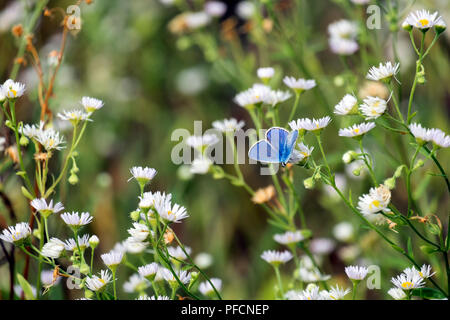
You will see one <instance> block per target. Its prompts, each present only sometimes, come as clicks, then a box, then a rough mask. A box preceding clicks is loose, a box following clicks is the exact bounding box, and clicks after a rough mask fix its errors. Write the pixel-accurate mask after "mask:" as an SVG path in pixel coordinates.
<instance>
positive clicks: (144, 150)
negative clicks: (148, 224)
mask: <svg viewBox="0 0 450 320" xmlns="http://www.w3.org/2000/svg"><path fill="white" fill-rule="evenodd" d="M27 2H31V1H4V0H0V75H1V79H2V81H4V80H6V79H7V78H8V75H9V72H10V70H11V67H12V62H13V60H14V57H15V54H16V50H17V42H18V41H17V39H15V38H14V37H13V35H12V34H11V32H10V29H11V27H12V25H14V24H16V23H19V22H20V21H21V20H20V18H21V16H20V14H18V17H17V18H16V19H12V13H9V15H5V11H6V10H8V9H11V7H12V6H17V5H24V4H26V3H27ZM398 2H400V4H401V5H405V4H407V3H409V2H407V1H398ZM73 3H74V1H50V2H49V5H48V7H50V8H53V7H61V8H63V9H65V8H67V6H68V5H70V4H73ZM187 3H188V4H187V6H188V7H189V6H190V7H191V9H192V10H194V9H196V8H201V7H202V2H201V1H188V2H187ZM236 3H237V1H236V2H234V3H232V2H228V4H229V8H228V11H227V14H226V16H225V17H224V18H223V19H222V20H221V21H216V22H215V23H214V24H213V25H212V26H211V27H208V29H207V31H205V32H204V34H207V35H208V36H211V37H212V38H213V39H215V41H214V42H213V43H214V45H212V44H210V45H211V47H210V48H209V49H210V50H211V51H212V52H208V50H205V48H203V49H201V48H199V46H197V45H195V44H194V43H195V40H193V37H191V36H190V35H189V34H187V35H182V36H177V35H174V34H173V33H171V32H170V31H169V30H168V27H167V25H168V23H169V21H170V20H171V19H172V18H173V17H174V16H175V15H177V14H178V13H180V10H179V9H178V8H176V7H174V6H164V5H162V4H161V3H160V2H159V1H156V0H150V1H144V0H140V1H119V0H108V1H105V0H103V1H100V0H94V2H93V3H92V4H90V5H86V4H84V3H83V4H82V6H81V17H82V30H81V31H80V32H79V33H77V34H76V35H71V36H70V37H69V40H68V43H67V48H66V53H65V56H64V60H63V64H62V66H61V69H60V72H59V74H58V76H57V80H56V87H55V96H54V97H53V98H52V99H51V109H52V111H53V112H54V114H56V113H57V112H58V111H59V110H63V109H68V108H74V107H77V106H78V105H79V101H80V100H81V97H82V96H85V95H87V96H92V97H97V98H99V99H102V100H104V102H105V107H104V108H103V109H101V110H100V111H98V112H97V113H96V114H95V116H94V122H93V123H92V124H90V125H89V126H88V128H87V131H86V135H85V137H84V138H83V141H82V142H81V144H80V147H79V149H78V151H79V153H80V156H79V157H78V167H79V168H80V173H79V178H80V183H79V184H78V185H76V186H72V185H69V184H65V185H64V186H63V187H62V189H61V190H60V192H61V194H60V195H61V196H60V199H59V201H62V202H63V203H64V205H65V207H66V209H68V210H74V211H89V212H91V214H93V215H94V217H95V219H94V223H93V224H91V225H90V229H89V230H86V231H89V233H91V234H96V235H98V236H99V238H100V239H101V242H100V249H99V250H97V252H106V251H109V250H110V249H111V248H112V247H113V246H114V244H115V243H116V242H118V241H121V240H123V239H125V238H126V237H127V232H126V230H127V229H128V228H129V227H130V226H131V223H130V219H129V212H131V211H133V210H134V209H135V208H136V206H137V201H138V199H137V195H138V193H139V191H138V187H137V185H136V184H135V183H132V182H129V183H128V182H127V180H128V178H129V176H130V174H129V171H128V170H129V168H130V167H131V166H134V165H141V166H150V167H153V168H156V169H157V170H158V175H157V176H156V178H155V179H154V181H153V182H152V184H151V185H150V187H149V190H153V191H155V190H161V191H166V192H171V193H172V194H173V198H174V200H175V201H176V202H177V203H179V204H182V205H184V206H185V207H186V208H187V210H188V212H189V214H190V216H191V217H190V218H189V219H187V220H186V221H185V222H184V223H182V224H180V225H178V226H176V227H175V231H176V232H177V233H178V234H179V235H180V237H181V239H182V240H183V241H184V243H185V244H186V245H188V246H190V247H192V249H193V254H194V256H195V255H196V254H197V253H200V252H207V253H209V254H211V255H212V256H213V259H214V262H213V265H212V266H211V267H210V268H209V269H207V273H208V275H210V276H215V277H219V278H221V279H223V281H224V294H223V296H224V297H225V298H233V299H240V298H251V299H254V298H272V297H273V286H274V284H275V278H274V276H273V274H272V270H271V268H270V266H269V265H268V264H266V263H265V262H263V261H262V260H261V259H260V258H259V255H260V254H261V252H262V251H263V250H266V249H276V248H277V245H276V244H275V243H274V241H273V240H272V237H273V234H274V233H275V232H276V231H277V230H276V229H275V228H274V227H272V226H270V225H268V224H267V222H266V218H267V216H266V213H265V212H264V211H263V210H262V209H261V208H260V207H257V206H256V205H254V204H253V203H252V202H251V201H250V199H249V197H248V194H247V193H246V192H245V190H243V189H238V188H236V187H233V186H231V185H229V184H228V183H227V182H226V181H224V180H214V179H212V178H211V176H195V177H193V178H192V179H188V180H184V179H180V176H179V174H177V172H178V170H179V166H177V165H174V164H173V163H172V161H171V158H170V155H171V149H172V148H173V146H174V145H175V144H176V142H172V141H171V133H172V131H173V130H174V129H177V128H187V129H188V130H192V129H193V122H194V120H201V121H203V128H204V130H205V129H207V128H209V127H210V124H211V122H212V121H214V120H217V119H223V118H229V117H231V116H233V117H235V118H238V119H243V120H245V121H246V124H247V126H252V124H251V120H250V118H249V117H248V115H247V113H246V112H245V110H243V109H242V108H240V107H239V106H237V105H236V104H234V103H233V101H232V99H233V97H234V95H235V94H236V93H237V92H238V91H239V90H244V89H246V88H248V87H249V86H251V85H252V83H253V82H256V81H257V78H256V69H257V68H258V67H263V66H274V67H275V68H276V70H277V74H278V75H277V77H276V79H274V81H273V83H271V84H272V85H273V86H274V87H277V88H283V85H282V82H281V79H282V77H283V76H284V75H292V76H294V77H305V78H308V77H311V78H314V79H316V81H317V82H318V84H319V85H318V88H316V89H314V90H313V91H312V92H308V93H307V94H305V95H304V98H302V102H301V105H300V108H299V111H298V113H297V115H298V116H299V117H306V116H316V117H317V116H324V115H326V114H329V113H330V110H332V108H333V107H334V105H335V104H336V103H337V102H338V101H339V100H340V99H341V98H342V96H344V94H345V93H347V88H346V87H345V86H339V79H336V78H335V76H336V75H338V74H340V73H341V72H342V70H343V67H342V65H341V64H340V61H339V59H338V58H337V57H336V56H335V55H333V54H332V53H331V52H330V51H329V49H328V45H327V33H326V32H327V31H326V30H327V29H326V28H327V25H328V24H329V23H331V22H333V21H335V20H337V19H340V18H348V17H347V16H346V14H345V11H344V10H342V9H341V8H340V7H339V6H338V5H336V4H335V3H334V2H332V1H314V2H311V1H306V2H305V7H304V10H301V8H300V6H299V5H298V3H299V2H298V1H286V0H283V1H279V4H278V5H279V7H278V8H279V17H281V20H280V21H281V22H282V24H283V25H282V29H283V30H284V31H285V32H287V35H286V36H287V37H289V39H291V40H290V42H291V43H292V44H293V46H290V45H288V42H286V41H284V40H283V39H282V36H283V34H282V32H280V29H278V28H277V27H274V28H273V30H272V31H271V32H268V33H267V34H265V35H264V36H263V37H262V38H261V39H262V40H261V39H258V34H257V33H252V34H251V36H250V35H249V34H248V33H245V32H242V33H240V34H239V39H238V40H239V43H240V44H241V45H242V47H240V49H236V48H233V44H232V43H231V44H230V42H227V41H226V40H224V39H223V33H221V23H223V22H224V21H225V19H228V18H232V17H233V16H234V14H233V9H234V6H235V4H236ZM415 3H416V5H415V7H414V8H416V7H418V8H427V9H429V10H433V11H434V10H439V12H440V14H441V15H443V17H444V20H446V21H447V22H448V21H450V19H449V18H450V4H449V2H448V1H445V0H444V1H438V0H435V1H431V0H429V1H415ZM20 10H21V9H20ZM20 10H19V11H20ZM408 11H409V10H408ZM11 12H12V11H11ZM7 18H8V19H9V20H11V21H9V20H8V19H7ZM384 18H385V17H383V27H382V29H381V30H371V31H369V32H370V34H371V35H373V34H376V39H377V40H378V45H379V47H378V49H379V52H372V56H371V62H372V63H373V64H378V63H379V62H380V61H385V60H388V59H391V57H392V51H391V49H390V47H391V46H390V44H389V41H390V38H389V37H388V36H387V34H388V30H387V29H388V26H387V25H386V23H385V19H384ZM7 20H8V21H7ZM59 22H60V18H55V19H49V18H41V19H39V21H38V24H37V27H36V28H35V32H34V44H35V46H36V47H37V48H38V49H39V53H40V55H41V57H46V56H47V55H48V53H49V52H50V51H51V50H58V47H59V43H60V39H61V27H60V26H59ZM237 23H238V26H239V27H238V28H244V27H245V22H244V21H242V20H237ZM302 23H304V24H306V25H307V29H306V30H308V32H307V34H306V35H305V34H297V31H296V30H299V29H298V28H299V24H302ZM222 27H223V25H222ZM239 30H240V29H239ZM302 37H305V41H306V43H307V45H306V46H299V45H297V42H296V41H297V39H300V38H302ZM399 37H400V38H399V55H400V58H401V60H400V61H401V64H402V71H401V76H400V81H401V83H402V88H403V91H402V97H401V103H402V105H404V104H405V103H407V95H408V93H409V88H410V85H411V82H412V77H413V72H414V66H415V63H414V56H413V51H412V50H411V48H410V44H408V37H407V33H405V34H403V33H402V31H400V32H399ZM208 41H209V40H208ZM302 41H303V40H302ZM298 42H299V43H300V40H298ZM255 43H257V44H256V45H255ZM449 47H450V42H449V33H448V32H447V33H446V34H445V35H444V36H442V37H441V39H440V40H439V41H438V43H437V45H436V46H435V47H434V48H433V50H432V52H431V54H430V57H429V58H428V59H427V61H426V63H425V65H426V77H427V83H426V86H421V87H419V89H418V91H417V94H416V99H415V110H418V111H419V112H418V116H417V119H416V120H418V121H420V122H421V123H423V124H424V125H426V126H432V127H438V128H441V129H442V130H444V131H446V132H447V133H448V132H449V131H450V130H449V121H448V120H449V111H450V92H449V86H448V83H449V82H450V72H449V71H450V68H449V61H450V60H449V52H450V50H449ZM206 49H208V47H206ZM378 53H381V54H382V55H381V56H377V54H378ZM313 56H314V58H313ZM44 60H45V59H44ZM350 63H351V65H352V66H353V65H354V66H355V69H354V71H355V74H356V76H357V77H358V80H357V81H358V82H357V86H359V85H360V84H361V83H362V80H363V78H364V75H365V72H366V69H364V70H362V69H358V67H357V59H356V58H355V59H351V60H350ZM305 66H306V67H305ZM305 68H306V69H305ZM18 80H20V81H23V82H25V83H26V85H27V88H28V91H27V95H28V98H27V99H23V100H22V101H21V102H20V105H19V111H18V118H19V119H20V120H23V121H24V122H26V123H28V122H36V121H37V119H38V118H39V104H38V101H37V93H36V92H37V90H36V85H37V77H36V74H35V72H34V70H33V69H32V68H31V67H30V65H27V66H26V67H25V68H22V70H21V72H20V75H19V77H18ZM283 89H285V88H283ZM292 102H293V100H292V99H291V100H289V101H288V102H287V103H285V104H284V105H283V106H282V107H281V108H282V109H281V110H288V111H289V108H290V106H291V104H292ZM324 105H327V106H328V110H327V109H325V108H324V107H323V106H324ZM284 117H285V118H286V117H287V111H286V116H284ZM347 124H348V123H345V120H342V119H336V118H334V120H333V124H332V126H330V127H329V128H328V129H327V130H326V131H325V132H324V145H325V147H326V149H327V152H328V153H329V154H330V159H331V163H332V165H333V166H334V167H335V168H338V169H337V170H338V171H339V172H342V173H343V174H344V175H345V170H344V169H345V168H344V165H343V164H342V162H341V160H340V159H341V156H342V154H343V153H344V152H345V151H347V150H348V149H350V148H356V147H357V146H356V145H354V144H353V142H351V141H345V140H347V139H343V138H339V137H338V135H337V129H338V128H340V127H342V126H343V125H347ZM1 132H2V135H4V134H5V133H6V132H7V130H6V129H5V127H4V125H3V128H2V131H1ZM391 139H392V138H391V137H390V136H389V135H388V134H381V133H379V134H376V135H374V136H370V137H368V138H367V140H365V147H366V148H367V149H368V150H369V151H370V152H371V153H372V154H373V155H374V156H375V166H376V173H377V175H378V176H379V177H380V179H382V178H383V179H384V178H387V177H389V176H391V175H392V173H393V171H394V170H395V168H396V166H397V164H396V163H393V162H392V161H391V160H389V158H388V157H387V156H386V155H385V151H384V150H382V149H381V148H380V147H379V146H385V145H392V144H391V143H390V141H391ZM312 141H313V140H311V141H310V142H311V143H312ZM406 145H408V144H406ZM410 149H411V150H409V152H411V151H412V148H410ZM390 151H391V152H392V153H393V154H396V152H397V150H395V149H392V150H390ZM30 156H31V154H30ZM439 158H440V159H441V163H443V164H444V166H445V167H446V170H447V172H448V170H449V169H450V167H449V161H448V160H449V157H448V150H444V151H442V152H441V154H440V155H439ZM55 165H57V164H55ZM225 168H226V169H228V168H227V167H226V166H225ZM243 172H244V175H245V176H246V179H247V181H248V182H249V184H250V185H251V186H252V187H253V188H255V189H257V188H258V187H265V186H267V185H268V184H270V183H271V182H270V180H269V179H268V178H267V177H261V176H259V175H258V174H257V172H258V171H257V166H248V165H247V166H244V167H243ZM428 172H435V173H436V170H435V168H434V167H433V166H432V164H431V163H428V164H427V165H426V166H425V167H424V168H422V169H421V172H420V173H419V174H417V175H416V176H415V179H413V185H414V186H415V187H417V186H419V184H420V183H422V182H423V181H425V180H428V182H427V184H426V185H421V186H422V187H423V188H425V190H424V192H423V193H422V195H421V196H420V200H419V202H420V204H421V205H422V207H423V208H426V209H427V210H426V212H427V213H435V214H438V215H439V216H440V217H441V218H443V221H447V220H446V219H447V218H446V216H447V214H448V211H449V197H448V194H447V193H445V190H444V182H443V180H442V179H440V178H439V177H433V176H430V175H427V173H428ZM295 174H296V181H297V184H296V187H297V189H298V192H299V193H300V194H301V195H302V198H303V199H304V200H303V204H304V211H305V212H306V215H307V220H308V227H310V228H311V229H312V230H313V232H314V236H315V237H318V238H320V237H326V238H333V234H332V229H333V226H334V225H335V224H336V223H337V222H342V221H349V222H351V223H353V225H354V227H355V230H356V234H357V236H356V239H357V241H356V242H355V243H356V244H357V247H358V248H359V249H360V252H359V254H356V256H354V257H351V259H350V261H344V259H343V258H342V254H340V253H339V252H340V249H341V248H343V247H348V246H353V245H354V243H341V242H339V241H337V240H335V241H336V248H335V249H334V250H333V251H332V252H331V254H329V255H327V256H326V257H324V259H323V263H324V269H325V271H326V273H327V274H332V275H333V276H334V279H335V281H342V283H343V284H345V285H347V286H349V285H350V284H349V283H345V276H344V273H343V269H344V266H345V265H348V264H350V263H367V264H378V265H380V266H381V272H382V290H372V291H369V292H368V293H367V297H369V298H380V297H383V296H384V295H385V292H386V291H387V289H388V288H389V284H388V282H389V279H390V277H391V276H392V275H393V274H395V273H398V272H399V271H400V270H402V269H403V268H404V267H406V266H408V263H407V261H405V260H404V259H403V258H402V257H401V256H400V255H398V254H396V253H395V252H391V251H390V250H388V249H387V247H386V246H385V244H383V243H381V242H379V241H378V239H377V237H376V236H375V235H374V234H373V233H371V232H369V231H367V230H366V229H364V228H362V227H361V225H360V223H359V220H357V218H355V217H354V216H353V215H352V213H351V212H350V210H348V209H347V208H346V207H345V206H344V204H343V203H342V202H340V201H339V200H336V199H334V198H333V197H332V196H330V195H329V194H328V193H326V191H324V188H322V186H321V185H318V186H317V187H316V188H315V190H305V189H304V187H303V184H302V181H303V179H304V178H306V177H307V175H306V173H305V172H304V171H303V170H301V169H299V170H296V173H295ZM421 175H422V176H423V177H426V178H424V179H419V178H418V177H419V176H421ZM1 179H2V183H3V185H2V188H3V190H5V192H6V193H7V194H8V195H9V196H10V198H11V200H12V202H13V204H14V208H15V211H16V213H17V215H18V220H25V219H28V214H29V212H28V210H27V204H26V202H25V200H24V199H23V197H22V195H21V193H20V187H19V186H20V181H19V180H18V179H17V178H15V177H14V176H13V175H12V174H11V172H9V173H8V172H6V173H3V174H2V177H1ZM345 179H346V180H347V185H348V186H351V188H352V194H353V195H354V198H355V199H356V197H357V196H359V195H360V194H362V193H365V192H367V190H368V188H369V186H370V183H369V181H367V180H365V179H353V178H352V177H350V176H348V175H347V176H346V178H345ZM393 202H394V203H396V205H397V206H398V207H399V208H401V209H404V208H405V206H406V204H407V197H406V191H405V187H404V182H403V181H398V184H397V188H396V189H395V190H394V192H393ZM0 208H1V213H2V214H1V215H2V216H4V218H5V220H7V221H9V220H8V218H6V215H7V214H6V212H7V211H6V207H5V206H4V205H3V204H0ZM50 228H55V229H54V230H55V231H56V230H57V232H59V234H61V233H63V232H65V231H64V230H63V228H62V227H61V225H59V221H58V223H56V222H55V221H53V224H52V225H51V226H50ZM386 229H387V228H386ZM386 232H389V231H386ZM389 235H390V236H391V237H393V238H395V237H396V235H395V234H394V233H393V232H390V234H389ZM398 238H399V240H400V241H402V243H403V244H405V243H406V237H403V238H401V237H398ZM418 244H420V243H418ZM417 255H418V257H420V258H419V261H422V262H426V261H430V260H429V258H428V257H425V256H424V255H423V254H422V253H421V252H420V251H418V252H417ZM431 261H433V260H432V259H431ZM97 262H98V265H100V264H101V261H97ZM436 267H437V268H438V271H441V272H439V274H438V277H441V276H442V270H439V267H442V266H441V265H440V264H436ZM286 270H290V269H289V268H287V269H286ZM7 272H8V271H7V267H6V265H2V266H0V288H1V289H2V290H6V289H7ZM129 274H130V272H129V270H127V269H126V268H121V269H120V274H119V279H120V280H119V283H122V282H124V281H125V280H126V279H127V275H129ZM286 275H289V273H288V272H286ZM439 279H443V278H439ZM58 297H60V296H58ZM131 297H132V296H130V298H131Z"/></svg>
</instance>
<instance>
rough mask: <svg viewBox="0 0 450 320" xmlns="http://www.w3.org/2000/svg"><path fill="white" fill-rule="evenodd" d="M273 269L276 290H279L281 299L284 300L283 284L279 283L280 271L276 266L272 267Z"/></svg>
mask: <svg viewBox="0 0 450 320" xmlns="http://www.w3.org/2000/svg"><path fill="white" fill-rule="evenodd" d="M273 268H274V270H275V275H276V277H277V282H278V289H280V293H281V298H284V290H283V282H282V281H281V275H280V270H279V268H278V266H274V267H273Z"/></svg>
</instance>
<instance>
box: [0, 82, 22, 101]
mask: <svg viewBox="0 0 450 320" xmlns="http://www.w3.org/2000/svg"><path fill="white" fill-rule="evenodd" d="M1 89H2V92H3V95H4V96H5V97H7V98H9V99H15V98H19V97H21V96H22V95H23V94H24V92H25V85H24V84H23V83H20V82H15V81H14V80H12V79H8V80H6V81H5V83H4V84H3V85H2V87H1Z"/></svg>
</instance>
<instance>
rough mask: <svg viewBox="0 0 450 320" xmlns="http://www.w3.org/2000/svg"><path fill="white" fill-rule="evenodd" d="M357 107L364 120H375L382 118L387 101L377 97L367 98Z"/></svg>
mask: <svg viewBox="0 0 450 320" xmlns="http://www.w3.org/2000/svg"><path fill="white" fill-rule="evenodd" d="M363 102H364V103H363V104H361V105H360V106H359V110H360V111H361V113H362V114H363V115H364V117H365V118H366V120H373V119H377V118H378V117H380V116H382V115H383V113H384V112H385V111H386V108H387V101H386V100H384V99H381V98H379V97H367V98H366V99H364V100H363Z"/></svg>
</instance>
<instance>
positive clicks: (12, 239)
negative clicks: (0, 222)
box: [0, 222, 31, 245]
mask: <svg viewBox="0 0 450 320" xmlns="http://www.w3.org/2000/svg"><path fill="white" fill-rule="evenodd" d="M30 234H31V228H30V226H29V225H28V223H26V222H19V223H18V224H16V225H15V226H14V227H12V226H11V227H8V229H4V230H3V233H2V234H1V235H0V239H2V240H3V241H6V242H9V243H14V244H16V245H21V244H23V242H24V241H25V240H26V239H28V237H29V236H30Z"/></svg>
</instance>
